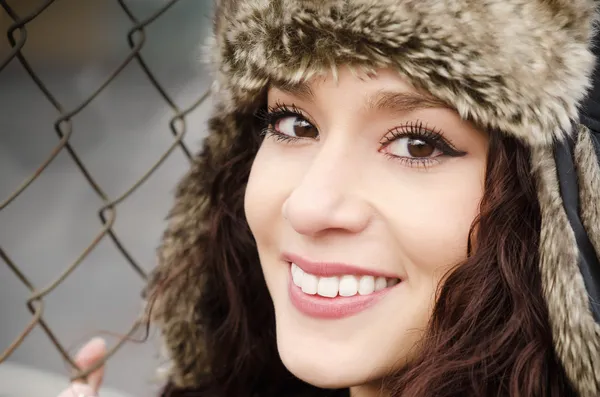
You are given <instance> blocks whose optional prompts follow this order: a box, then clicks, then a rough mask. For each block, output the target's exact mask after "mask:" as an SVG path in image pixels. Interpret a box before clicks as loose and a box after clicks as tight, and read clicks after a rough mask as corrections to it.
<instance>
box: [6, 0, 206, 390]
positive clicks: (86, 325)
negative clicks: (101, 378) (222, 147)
mask: <svg viewBox="0 0 600 397" xmlns="http://www.w3.org/2000/svg"><path fill="white" fill-rule="evenodd" d="M122 3H123V4H120V2H119V1H118V0H55V1H49V0H12V1H10V0H7V1H5V0H0V33H2V36H1V37H0V66H1V65H2V64H3V63H4V64H5V66H4V67H3V68H2V69H1V70H0V249H1V252H2V253H3V255H4V258H0V355H1V354H3V353H6V351H7V349H9V347H10V346H11V345H12V344H13V343H14V342H15V340H16V339H17V338H18V337H19V335H21V334H22V333H23V331H24V330H25V329H26V327H27V326H28V324H29V323H30V322H31V321H32V318H33V315H32V313H31V311H30V310H29V309H28V307H27V304H26V303H27V300H28V299H29V297H31V296H32V295H33V292H32V291H31V290H30V289H29V288H28V287H27V286H26V285H25V284H24V283H23V281H22V280H20V279H19V277H17V274H16V273H15V271H14V270H11V268H10V267H9V266H8V265H7V260H9V261H10V262H11V263H13V264H14V266H16V267H18V269H19V270H20V271H21V272H22V273H23V275H24V276H25V277H26V278H27V279H28V281H29V282H30V283H31V284H32V287H33V288H34V290H36V291H40V290H43V289H45V288H47V287H48V286H50V285H52V283H54V282H55V281H56V279H57V278H58V277H59V276H60V274H61V273H62V272H64V271H65V270H66V269H67V268H69V267H70V266H72V265H73V264H75V263H76V261H77V260H78V258H79V257H80V256H82V254H86V250H87V249H88V247H92V248H91V250H89V253H87V254H86V255H83V259H82V261H81V262H80V263H78V266H77V267H76V268H75V269H74V271H73V272H72V273H71V274H70V275H69V276H68V277H67V278H66V279H65V280H64V282H62V283H60V284H59V285H58V286H57V287H56V288H55V289H53V290H52V291H51V292H49V293H48V294H47V295H46V296H44V297H43V303H44V306H43V313H42V318H43V320H44V321H45V323H46V324H47V325H48V327H49V328H50V329H51V330H52V331H53V333H54V335H55V336H56V338H57V340H58V341H59V342H60V343H61V344H62V346H63V347H64V348H65V349H66V350H67V351H68V353H70V354H74V353H75V351H76V350H77V348H78V347H80V346H81V344H82V343H84V342H85V341H87V340H88V339H89V338H91V337H93V336H98V335H100V336H103V337H105V338H106V340H107V342H108V344H109V347H112V346H113V345H115V344H116V343H117V341H118V339H117V338H114V337H110V336H107V335H106V334H104V333H103V332H104V331H108V332H112V333H117V334H119V333H120V334H124V333H127V332H128V331H129V330H130V328H131V326H132V324H133V323H134V321H135V320H136V318H137V317H138V316H139V314H140V312H141V308H142V300H141V297H140V292H141V289H142V287H143V285H144V279H143V272H148V271H150V270H151V269H152V268H153V267H154V265H155V261H156V259H155V248H156V246H157V244H158V242H159V238H160V235H161V233H162V230H163V228H164V226H165V221H164V218H165V216H166V214H167V211H168V209H169V206H170V204H171V200H172V194H173V189H174V187H175V183H176V182H177V180H178V179H179V178H180V177H181V176H182V175H183V173H184V172H185V171H186V170H187V167H188V165H189V158H188V157H187V156H186V152H185V150H184V149H185V148H184V147H183V146H176V147H175V148H174V150H173V151H172V152H171V153H170V154H169V155H168V156H167V157H166V159H165V161H164V162H163V163H162V164H160V165H159V166H158V167H157V168H156V170H155V171H154V172H152V174H151V175H150V176H149V178H148V179H147V180H145V182H144V183H143V184H141V185H140V186H139V188H138V189H136V190H135V191H134V192H133V193H131V194H130V195H128V196H127V197H125V198H124V199H123V200H122V201H120V202H118V203H117V204H115V205H114V207H113V210H114V213H115V214H116V218H115V221H114V224H113V226H112V231H113V232H114V235H115V236H116V238H117V239H118V241H120V243H121V244H122V245H123V247H124V249H125V250H126V252H127V253H128V254H129V255H130V257H131V261H130V260H128V259H127V258H126V256H125V255H124V254H123V252H121V251H120V250H119V249H118V248H117V245H116V244H115V243H114V241H113V240H112V239H111V238H110V237H109V236H108V235H106V233H103V230H104V227H103V223H102V221H101V219H100V217H99V215H98V212H99V210H100V209H101V208H102V207H103V206H104V205H105V204H106V203H107V202H111V201H114V200H116V199H117V198H120V196H122V195H124V194H125V193H126V192H127V191H128V190H129V189H130V188H131V187H132V186H134V185H135V184H136V182H138V180H140V178H141V177H142V176H144V174H145V173H147V172H148V170H149V169H150V168H151V167H152V166H153V165H155V163H157V161H158V160H159V159H160V158H161V156H163V154H165V153H166V152H167V150H168V149H169V148H170V147H171V146H172V145H173V144H174V142H175V140H176V138H175V136H174V134H173V132H172V131H171V129H170V126H169V125H170V122H171V121H172V119H173V117H174V116H175V115H176V114H177V112H176V110H174V108H173V107H172V106H171V105H169V103H168V101H166V100H165V98H163V97H162V96H161V94H160V92H159V90H158V89H157V87H156V86H155V85H154V84H152V82H151V80H150V79H149V77H148V75H147V74H146V73H145V72H144V70H143V69H142V68H141V67H140V64H139V62H138V61H137V60H136V59H132V60H131V62H129V63H128V64H127V65H126V66H124V67H123V69H122V70H121V71H120V72H119V73H118V74H117V75H116V76H115V77H114V79H112V80H109V78H110V77H111V74H113V72H115V71H116V70H117V68H119V67H120V65H123V64H124V62H125V61H126V60H127V59H128V57H129V56H130V54H132V48H131V46H130V44H128V39H127V37H128V32H129V31H130V30H131V29H132V28H133V27H134V26H135V25H136V23H135V22H132V20H131V19H130V17H129V16H128V14H127V12H126V8H128V9H129V11H130V12H131V14H132V16H133V17H134V18H135V19H137V20H139V21H144V20H145V19H147V18H151V17H153V14H155V13H157V12H158V11H159V10H165V11H164V13H162V14H161V15H160V16H158V18H156V19H155V20H152V21H151V22H150V23H149V24H148V25H147V26H145V27H144V28H143V34H144V35H145V40H144V41H143V44H142V47H141V50H140V52H139V53H140V55H141V57H142V58H143V60H144V61H145V63H146V64H147V66H148V69H149V71H150V72H151V74H152V75H153V76H154V77H155V78H156V81H157V82H158V84H159V85H160V87H162V88H163V89H164V91H165V93H166V94H167V95H168V96H169V97H170V99H172V101H173V102H174V104H175V105H176V107H177V108H178V109H180V110H182V111H183V110H188V108H190V107H193V105H195V104H197V101H198V100H199V99H200V98H201V97H202V96H203V94H204V93H205V92H206V90H207V88H208V86H209V81H208V75H207V68H206V66H205V65H202V64H201V59H202V58H203V55H202V52H201V47H202V45H203V44H204V42H205V38H206V36H207V34H208V32H209V29H210V24H211V14H212V10H211V6H212V1H211V0H178V1H177V0H175V1H174V0H171V1H167V0H123V1H122ZM46 5H48V6H47V8H45V9H44V10H43V11H41V12H40V13H39V15H37V16H35V18H33V19H32V20H31V21H30V22H28V23H27V24H26V25H25V30H26V36H24V33H23V31H19V30H16V31H15V32H14V38H15V41H17V42H18V41H19V40H23V39H25V45H24V46H23V48H22V49H21V54H22V55H23V57H24V58H25V60H26V61H27V62H28V63H29V65H30V66H31V69H32V71H33V72H34V73H35V75H36V76H37V77H38V78H39V81H40V82H41V83H42V84H43V85H44V86H45V87H46V88H47V90H48V92H49V93H51V95H52V96H53V97H54V98H55V100H56V101H57V103H58V104H59V105H60V106H61V107H62V112H61V111H60V110H57V107H56V106H53V104H52V102H51V101H50V100H49V99H48V97H47V96H46V95H45V94H44V93H43V91H42V90H41V89H40V88H39V87H38V86H37V85H36V83H35V81H34V79H32V77H31V76H30V75H29V74H28V73H27V71H26V69H25V68H24V67H23V64H22V62H20V61H19V59H17V58H16V57H13V58H12V59H10V60H9V61H8V63H6V62H3V61H6V60H8V59H9V58H10V56H11V53H12V51H13V45H11V43H10V42H9V40H8V39H7V35H6V32H7V31H8V30H9V29H10V27H11V25H13V24H14V22H15V17H20V18H23V17H26V16H28V15H30V14H32V13H35V11H36V10H39V9H40V8H41V7H44V6H46ZM123 5H125V8H124V7H123ZM8 10H11V12H9V11H8ZM11 13H12V15H11ZM141 38H142V34H141V33H136V34H135V35H134V41H135V43H138V45H139V43H141ZM134 47H135V45H134ZM105 82H108V84H107V85H106V87H105V88H104V89H103V90H102V91H100V93H99V94H98V95H97V96H96V97H95V98H94V99H93V100H91V102H90V103H89V104H88V105H87V106H84V107H83V108H82V109H81V110H80V111H79V112H77V113H75V114H74V115H73V116H72V117H70V118H69V120H70V123H71V124H70V128H71V129H72V135H71V136H70V138H69V143H70V145H71V147H72V149H73V150H74V152H75V153H76V155H77V156H78V158H79V159H80V160H81V163H82V164H83V165H84V167H85V169H86V170H87V171H88V172H89V175H90V176H91V178H93V180H94V181H95V182H96V183H97V185H98V186H99V188H100V189H101V190H102V191H103V192H104V193H105V195H106V197H105V199H104V200H103V199H102V198H101V196H100V195H99V194H98V192H97V191H95V190H94V188H93V185H92V184H90V182H89V181H88V180H87V179H86V177H85V176H84V173H82V170H81V169H80V168H79V167H78V166H77V164H76V162H75V161H74V159H73V157H72V156H71V155H70V154H69V153H68V152H67V151H66V150H65V149H64V148H63V149H62V150H60V152H59V153H58V155H57V156H56V158H55V159H54V160H53V161H52V162H50V164H49V165H48V167H47V168H46V169H45V170H43V171H42V172H41V173H39V176H38V177H37V178H36V179H35V180H34V181H33V182H32V183H31V185H29V186H28V187H27V188H26V189H25V190H23V191H22V192H21V193H20V194H19V195H18V196H17V197H16V198H15V199H14V200H11V201H10V202H8V199H9V197H11V195H13V194H14V193H15V191H16V190H17V189H18V188H19V187H20V186H21V185H22V183H23V182H24V181H26V180H27V179H28V178H30V177H31V176H32V175H34V174H35V173H36V171H37V170H38V169H39V167H40V166H41V165H42V164H43V163H44V162H45V161H47V159H48V158H49V156H50V155H51V153H52V151H53V150H54V149H55V148H56V146H57V145H58V144H59V143H60V137H59V135H58V134H57V132H56V131H55V128H54V124H55V122H56V121H57V120H58V119H59V118H60V117H61V114H62V115H65V114H68V113H69V112H71V111H73V110H78V107H79V106H80V105H81V104H83V103H84V102H85V101H86V100H87V99H89V98H90V96H91V95H92V94H93V93H94V92H95V91H96V90H97V89H98V88H100V87H101V86H102V85H103V84H104V83H105ZM209 109H210V100H206V101H204V102H203V103H201V104H200V105H199V106H197V107H194V108H193V109H191V110H190V112H189V113H187V114H186V115H185V117H184V118H183V121H182V120H179V121H177V122H176V123H175V124H176V126H177V128H179V130H181V128H183V126H184V125H185V129H186V133H185V135H184V137H183V139H182V142H183V143H184V145H185V147H187V148H188V149H189V151H191V152H195V151H196V150H197V148H198V147H199V144H200V142H201V139H202V138H203V134H204V131H205V122H206V118H207V114H208V111H209ZM61 128H62V130H63V131H67V130H68V128H67V123H63V124H62V125H61ZM96 239H98V243H97V244H96V245H92V243H93V242H94V241H95V240H96ZM131 262H133V263H135V264H137V265H138V266H139V267H140V269H141V270H142V272H138V271H136V270H135V269H134V268H133V267H132V265H131ZM136 335H143V332H138V333H136ZM158 350H159V349H158V342H157V338H156V335H154V333H153V334H152V337H151V338H150V339H149V340H148V341H147V342H146V343H144V344H136V343H126V344H125V345H124V346H123V347H122V348H121V349H119V350H118V351H117V353H116V354H115V355H114V356H113V357H112V358H111V359H110V360H109V362H108V365H107V373H106V378H105V385H107V386H108V387H112V388H114V389H118V390H120V391H122V392H123V393H124V394H127V395H131V396H152V395H156V390H157V389H158V386H159V385H160V383H159V382H157V381H156V379H155V369H156V368H157V366H158V365H159V359H158ZM3 366H4V369H5V371H4V374H5V375H4V376H5V378H4V379H5V380H4V382H3V381H2V380H1V379H2V374H3V372H2V369H3ZM9 366H11V367H10V368H13V369H14V368H17V367H18V368H20V367H23V368H33V369H36V370H39V371H43V372H45V373H47V374H50V375H52V376H53V375H57V376H61V377H64V379H67V377H68V376H70V374H71V368H70V367H69V365H68V364H67V362H66V361H65V359H64V358H63V357H62V356H61V354H60V353H59V352H58V350H57V349H56V347H55V346H54V344H53V343H52V342H51V340H50V338H49V337H48V335H47V333H46V332H44V330H43V329H42V328H41V327H40V326H39V325H36V326H35V327H34V328H33V330H32V331H31V332H30V333H29V334H28V335H27V336H26V337H25V338H24V339H23V341H22V343H21V344H20V345H19V346H18V347H17V348H16V349H15V350H14V351H13V352H12V353H11V354H10V355H9V356H8V357H7V358H6V360H4V361H3V362H2V363H0V396H3V397H8V396H11V397H12V395H13V394H10V393H14V391H11V390H9V388H10V387H9V386H8V383H7V380H6V379H12V380H15V376H17V375H14V374H15V373H16V372H10V374H11V375H10V377H9V376H8V375H6V374H8V373H9V372H7V371H8V368H9ZM59 379H63V378H59ZM17 380H19V381H22V382H27V383H35V379H33V378H27V379H17ZM65 382H66V380H65ZM3 384H4V386H3ZM66 385H67V383H65V384H64V385H62V386H66ZM11 387H14V384H13V386H11ZM24 387H25V386H24ZM7 393H9V394H7ZM41 395H42V394H40V395H39V396H40V397H41ZM43 395H44V396H45V395H48V396H53V394H52V391H51V390H48V393H46V392H45V391H44V393H43ZM24 396H25V394H22V395H19V397H24Z"/></svg>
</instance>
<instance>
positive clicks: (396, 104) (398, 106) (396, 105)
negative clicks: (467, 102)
mask: <svg viewBox="0 0 600 397" xmlns="http://www.w3.org/2000/svg"><path fill="white" fill-rule="evenodd" d="M276 88H278V89H280V90H281V91H284V92H286V93H288V94H290V95H293V96H295V97H298V98H300V99H302V100H306V101H314V99H315V94H314V92H313V90H312V89H311V87H310V85H308V84H307V83H304V82H302V83H297V84H293V85H292V84H281V85H277V86H276ZM432 108H446V109H452V108H451V107H450V106H449V105H448V104H447V103H445V102H444V101H442V100H440V99H438V98H436V97H434V96H430V95H426V94H423V93H420V92H406V91H388V90H379V91H377V92H376V93H375V94H373V95H371V96H370V97H368V98H367V102H366V107H365V109H366V110H377V111H387V112H390V113H406V112H412V111H415V110H420V109H432Z"/></svg>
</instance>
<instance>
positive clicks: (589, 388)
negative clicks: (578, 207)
mask: <svg viewBox="0 0 600 397" xmlns="http://www.w3.org/2000/svg"><path fill="white" fill-rule="evenodd" d="M532 163H533V164H534V165H535V166H534V169H533V172H534V175H535V177H536V179H537V181H538V197H539V201H540V210H541V214H542V229H541V236H540V272H541V276H542V285H543V290H544V295H545V297H546V301H547V304H548V310H549V313H550V324H551V326H552V333H553V338H554V345H555V349H556V352H557V354H558V356H559V358H560V359H561V361H562V363H563V366H564V368H565V371H566V373H567V375H568V376H569V378H570V379H571V381H572V382H573V385H574V386H575V387H576V388H577V390H578V391H579V394H580V397H597V396H598V395H600V377H599V374H598V372H597V368H600V346H599V343H600V333H599V330H600V326H598V324H596V323H595V321H594V318H593V316H592V313H591V312H590V309H589V302H588V297H587V291H586V288H585V284H584V281H583V277H582V275H581V273H580V272H579V266H578V254H579V252H578V250H577V243H576V241H575V235H574V233H573V230H572V229H571V226H570V224H569V221H568V218H567V214H566V213H565V210H564V207H563V202H562V199H561V196H560V191H559V186H558V179H557V173H556V165H555V163H554V158H553V153H552V149H551V148H534V149H533V150H532Z"/></svg>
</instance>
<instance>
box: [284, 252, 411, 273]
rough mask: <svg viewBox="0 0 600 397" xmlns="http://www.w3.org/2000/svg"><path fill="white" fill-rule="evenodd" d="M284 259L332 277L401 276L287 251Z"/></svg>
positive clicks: (305, 268)
mask: <svg viewBox="0 0 600 397" xmlns="http://www.w3.org/2000/svg"><path fill="white" fill-rule="evenodd" d="M282 259H283V260H284V261H286V262H288V263H295V264H296V265H297V266H298V267H299V268H300V269H302V270H304V271H305V272H307V273H310V274H314V275H315V276H321V277H331V276H341V275H344V274H356V275H361V276H373V277H386V278H400V277H398V276H396V275H395V274H389V273H383V272H378V271H373V270H369V269H363V268H361V267H358V266H354V265H347V264H344V263H330V262H311V261H309V260H307V259H304V258H302V257H300V256H298V255H294V254H289V253H285V254H284V255H283V257H282Z"/></svg>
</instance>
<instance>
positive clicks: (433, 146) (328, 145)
mask: <svg viewBox="0 0 600 397" xmlns="http://www.w3.org/2000/svg"><path fill="white" fill-rule="evenodd" d="M217 4H218V9H217V15H216V18H215V26H214V33H215V37H214V42H213V43H212V50H213V53H212V55H213V56H212V59H213V61H214V62H215V64H216V80H215V84H214V96H215V101H216V106H215V110H214V115H213V117H212V118H211V120H210V123H209V132H210V134H209V136H208V137H207V139H206V141H205V143H204V146H203V149H202V151H201V152H200V154H199V155H198V157H197V158H196V161H195V163H194V165H193V167H192V169H191V170H190V172H189V173H188V174H187V175H186V176H185V178H184V179H183V180H182V181H181V182H180V184H179V188H178V190H177V193H176V202H175V205H174V208H173V210H172V211H171V213H170V224H169V227H168V228H167V230H166V232H165V235H164V238H163V242H162V245H161V247H160V250H159V260H160V263H159V266H158V267H157V269H156V270H155V272H154V274H153V277H152V279H151V281H150V283H149V285H148V288H147V291H146V298H147V299H148V307H147V309H148V311H147V314H148V317H149V319H150V320H151V321H153V322H154V323H155V324H157V325H158V326H159V327H160V328H161V332H162V336H163V338H164V341H165V344H166V351H167V353H168V358H169V360H170V362H171V364H172V365H171V367H170V368H169V370H168V382H167V385H166V386H165V389H164V391H163V396H173V397H176V396H181V397H183V396H217V397H231V396H235V397H238V396H241V397H244V396H252V397H265V396H269V397H271V396H272V397H279V396H297V397H300V396H302V397H304V396H347V395H351V396H352V397H373V396H403V397H415V396H419V397H420V396H424V397H434V396H435V397H484V396H485V397H487V396H489V397H492V396H511V397H530V396H535V397H564V396H573V397H576V396H577V397H597V396H598V395H600V326H599V325H598V322H597V321H600V306H599V304H598V302H600V293H599V292H598V291H600V271H599V269H600V265H599V264H598V256H597V254H596V253H597V252H600V230H599V228H598V224H600V207H599V206H598V205H597V203H598V202H599V201H600V169H599V168H598V159H597V157H596V152H595V150H594V141H595V139H596V138H595V137H593V136H592V134H591V133H590V132H589V131H588V129H587V128H585V127H584V126H582V125H580V123H579V117H578V114H577V109H578V107H579V106H580V103H581V101H582V100H583V98H584V97H585V94H586V91H587V89H588V88H589V85H590V83H589V76H590V73H591V71H592V68H593V65H594V58H593V56H592V54H591V53H590V50H589V47H590V40H591V35H592V31H593V23H594V21H595V20H596V19H597V16H596V14H595V3H594V2H593V1H592V0H569V1H566V0H565V1H562V0H555V1H545V0H532V1H527V2H524V1H522V0H497V1H496V0H488V1H485V2H474V1H472V0H454V1H439V0H419V1H412V0H377V1H371V0H324V1H310V0H275V1H266V0H252V1H246V0H245V1H236V0H221V1H219V2H217ZM573 169H574V170H575V172H573ZM559 176H560V177H561V179H559Z"/></svg>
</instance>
